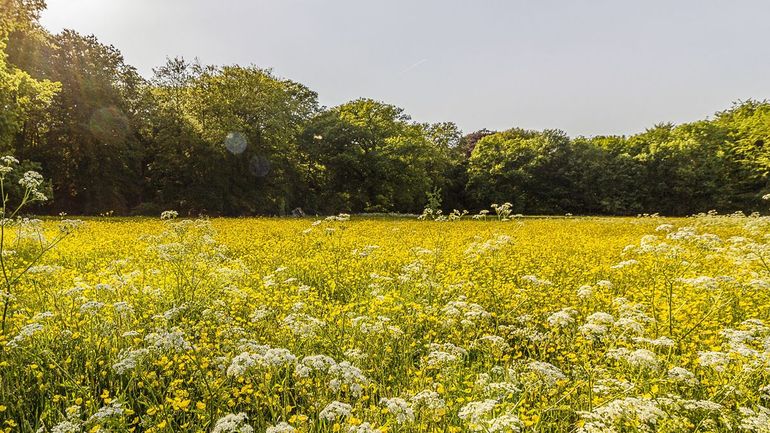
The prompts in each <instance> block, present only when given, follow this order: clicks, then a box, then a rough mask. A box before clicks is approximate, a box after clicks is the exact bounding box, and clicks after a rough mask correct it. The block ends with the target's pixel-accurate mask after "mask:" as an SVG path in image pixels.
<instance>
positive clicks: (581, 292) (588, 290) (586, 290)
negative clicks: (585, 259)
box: [577, 284, 594, 299]
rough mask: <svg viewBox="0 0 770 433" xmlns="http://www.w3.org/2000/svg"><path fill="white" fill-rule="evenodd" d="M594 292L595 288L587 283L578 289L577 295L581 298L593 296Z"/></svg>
mask: <svg viewBox="0 0 770 433" xmlns="http://www.w3.org/2000/svg"><path fill="white" fill-rule="evenodd" d="M593 294H594V288H593V287H591V286H589V285H587V284H586V285H583V286H580V287H579V288H578V289H577V296H578V298H580V299H587V298H590V297H591V296H593Z"/></svg>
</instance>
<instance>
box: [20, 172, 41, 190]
mask: <svg viewBox="0 0 770 433" xmlns="http://www.w3.org/2000/svg"><path fill="white" fill-rule="evenodd" d="M42 184H43V175H41V174H40V173H38V172H36V171H32V170H30V171H27V172H26V173H24V176H23V177H22V178H21V179H19V185H21V186H23V187H24V188H26V189H30V190H37V188H38V187H39V186H40V185H42Z"/></svg>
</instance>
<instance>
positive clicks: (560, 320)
mask: <svg viewBox="0 0 770 433" xmlns="http://www.w3.org/2000/svg"><path fill="white" fill-rule="evenodd" d="M576 314H577V311H575V309H574V308H564V309H562V310H560V311H557V312H555V313H553V314H551V315H550V316H548V319H547V321H548V323H549V324H550V325H551V326H553V327H555V328H567V327H569V326H572V325H573V324H575V315H576Z"/></svg>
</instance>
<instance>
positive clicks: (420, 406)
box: [409, 389, 446, 411]
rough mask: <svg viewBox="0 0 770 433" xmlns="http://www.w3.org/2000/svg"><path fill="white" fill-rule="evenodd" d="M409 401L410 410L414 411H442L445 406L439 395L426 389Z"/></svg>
mask: <svg viewBox="0 0 770 433" xmlns="http://www.w3.org/2000/svg"><path fill="white" fill-rule="evenodd" d="M409 400H410V401H411V402H412V409H414V410H415V411H419V410H427V411H433V410H438V409H442V408H444V407H445V406H446V402H445V401H444V399H442V398H441V396H440V395H439V393H437V392H436V391H431V390H428V389H426V390H424V391H420V392H418V393H417V394H415V395H414V396H413V397H412V398H410V399H409Z"/></svg>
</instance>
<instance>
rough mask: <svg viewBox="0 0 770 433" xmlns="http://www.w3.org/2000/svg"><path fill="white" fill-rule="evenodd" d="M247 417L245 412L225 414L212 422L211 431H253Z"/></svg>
mask: <svg viewBox="0 0 770 433" xmlns="http://www.w3.org/2000/svg"><path fill="white" fill-rule="evenodd" d="M248 420H249V417H248V416H246V414H245V413H243V412H241V413H238V414H229V415H225V416H223V417H222V418H219V419H218V420H217V422H216V423H215V424H214V428H213V429H212V430H211V433H253V432H254V429H253V428H252V427H251V426H250V425H249V424H248V423H247V422H248Z"/></svg>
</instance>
